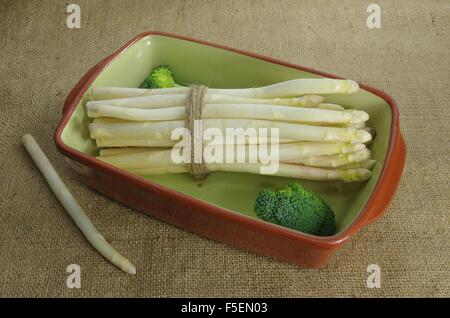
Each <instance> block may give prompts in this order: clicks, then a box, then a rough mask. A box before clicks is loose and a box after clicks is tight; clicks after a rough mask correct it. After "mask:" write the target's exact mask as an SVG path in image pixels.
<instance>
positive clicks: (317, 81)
mask: <svg viewBox="0 0 450 318" xmlns="http://www.w3.org/2000/svg"><path fill="white" fill-rule="evenodd" d="M358 89H359V85H358V83H356V82H354V81H352V80H340V79H331V78H301V79H293V80H289V81H285V82H281V83H276V84H273V85H268V86H262V87H253V88H234V89H227V88H222V89H220V88H209V89H208V92H209V93H210V94H220V95H231V96H239V97H247V98H285V97H295V96H300V95H322V94H351V93H354V92H356V91H358ZM188 91H189V87H182V86H179V87H173V88H158V89H145V88H123V87H93V88H92V89H91V91H90V95H91V97H92V98H93V99H94V100H102V99H116V98H127V97H137V96H148V95H162V94H186V93H187V92H188Z"/></svg>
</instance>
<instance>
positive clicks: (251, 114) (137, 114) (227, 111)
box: [87, 103, 369, 125]
mask: <svg viewBox="0 0 450 318" xmlns="http://www.w3.org/2000/svg"><path fill="white" fill-rule="evenodd" d="M87 112H88V116H89V117H91V118H98V117H111V118H117V119H123V120H129V121H167V120H182V119H184V118H185V117H186V107H185V106H180V107H169V108H156V109H139V108H125V107H119V106H109V105H98V104H89V103H88V104H87ZM202 118H203V119H209V118H248V119H264V120H275V121H283V122H298V123H315V124H325V125H327V124H341V125H347V124H349V125H352V124H364V122H365V121H367V120H368V119H369V115H368V114H367V113H366V112H364V111H360V110H353V109H349V110H343V111H339V110H328V109H316V108H303V107H290V106H273V105H265V104H206V105H205V106H204V108H203V112H202Z"/></svg>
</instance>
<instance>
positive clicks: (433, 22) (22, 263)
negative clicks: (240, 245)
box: [0, 0, 450, 297]
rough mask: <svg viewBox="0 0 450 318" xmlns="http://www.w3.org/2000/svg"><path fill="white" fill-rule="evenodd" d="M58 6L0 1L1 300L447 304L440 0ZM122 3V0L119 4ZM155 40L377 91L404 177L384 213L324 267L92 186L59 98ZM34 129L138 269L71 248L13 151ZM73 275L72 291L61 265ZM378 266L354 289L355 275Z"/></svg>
mask: <svg viewBox="0 0 450 318" xmlns="http://www.w3.org/2000/svg"><path fill="white" fill-rule="evenodd" d="M76 2H77V3H78V4H79V5H80V6H81V29H77V30H70V29H68V28H67V27H66V17H67V14H66V13H65V10H66V1H4V0H2V1H1V4H0V34H1V37H0V44H1V45H0V47H1V50H0V60H1V63H0V74H1V77H0V96H1V98H0V103H1V113H0V121H1V125H0V129H1V134H0V138H1V147H0V167H1V182H0V194H1V202H0V207H1V211H0V251H1V257H0V268H1V270H0V296H3V297H7V296H30V297H42V296H62V297H72V296H79V297H91V296H106V297H109V296H112V297H113V296H130V297H150V296H157V297H164V296H224V297H228V296H242V297H246V296H282V297H283V296H291V297H299V296H325V297H328V296H350V297H351V296H358V297H361V296H447V297H448V296H450V289H449V287H450V268H449V265H450V214H449V210H450V209H449V208H450V196H449V189H450V171H449V166H450V156H449V152H450V143H449V137H450V129H449V120H450V105H449V92H450V90H449V87H450V81H449V76H450V72H449V65H450V59H449V53H450V33H449V30H450V25H449V21H450V3H449V2H448V1H446V0H442V1H421V0H414V1H377V3H378V4H380V6H381V9H382V28H381V29H369V28H367V27H366V19H367V16H368V13H366V7H367V5H369V4H370V3H371V2H370V1H369V2H367V1H359V0H355V1H350V0H346V1H312V0H311V1H301V0H289V1H288V0H286V1H272V0H267V1H266V0H264V1H263V0H254V1H244V0H243V1H175V0H171V1H166V0H162V1H144V0H142V1H81V0H77V1H76ZM130 2H132V3H130ZM146 30H160V31H166V32H173V33H178V34H182V35H187V36H192V37H195V38H199V39H204V40H207V41H211V42H216V43H220V44H224V45H228V46H232V47H236V48H240V49H243V50H247V51H251V52H256V53H260V54H264V55H267V56H271V57H275V58H279V59H282V60H286V61H290V62H293V63H298V64H302V65H305V66H310V67H313V68H316V69H320V70H324V71H328V72H331V73H335V74H339V75H342V76H345V77H347V78H351V79H354V80H357V81H361V82H364V83H367V84H369V85H371V86H375V87H377V88H380V89H381V90H384V91H386V92H387V93H389V94H390V95H392V96H393V97H394V99H395V100H396V101H397V103H398V106H399V108H400V115H401V129H402V132H403V134H404V136H405V139H406V143H407V146H408V150H407V161H406V167H405V171H404V174H403V177H402V180H401V182H400V185H399V188H398V191H397V194H396V197H395V199H394V200H393V202H392V204H391V206H390V208H389V209H388V211H387V213H386V214H385V216H384V217H382V218H381V219H379V220H378V221H377V222H375V223H374V224H373V225H371V226H368V227H366V228H364V229H363V230H361V231H360V232H358V233H357V234H356V235H355V236H354V237H353V238H352V239H351V240H350V242H349V243H348V244H346V245H345V247H344V248H343V249H342V250H341V251H340V252H339V253H338V254H337V255H336V256H335V257H334V258H333V259H332V260H331V262H330V263H329V264H328V265H327V266H326V267H325V268H323V269H321V270H306V269H301V268H298V267H296V266H292V265H288V264H284V263H280V262H277V261H273V260H271V259H269V258H267V257H263V256H257V255H254V254H252V253H248V252H243V251H241V250H238V249H235V248H232V247H229V246H226V245H224V244H221V243H217V242H213V241H210V240H208V239H204V238H201V237H198V236H196V235H194V234H190V233H187V232H185V231H183V230H180V229H177V228H175V227H173V226H171V225H168V224H165V223H162V222H160V221H158V220H155V219H153V218H150V217H147V216H145V215H143V214H140V213H138V212H135V211H133V210H131V209H129V208H126V207H124V206H122V205H120V204H118V203H116V202H114V201H112V200H110V199H108V198H106V197H104V196H101V195H99V194H98V193H95V192H93V191H91V190H89V189H88V188H87V187H86V186H85V185H84V184H82V183H81V182H80V181H79V180H78V179H77V177H76V175H75V174H74V173H73V172H72V170H71V168H70V167H69V166H68V165H67V163H66V162H65V160H64V159H63V157H62V156H61V154H60V153H58V151H57V150H56V147H55V145H54V143H53V139H52V136H53V132H54V130H55V128H56V125H57V122H58V120H59V119H60V117H61V107H62V104H63V101H64V98H65V96H66V95H67V93H68V92H69V90H70V88H71V87H73V86H74V84H75V83H76V82H77V81H78V80H79V79H80V77H81V76H82V75H83V74H84V73H85V72H86V71H87V70H88V69H89V68H90V67H92V66H93V65H94V64H95V63H97V62H98V61H99V60H101V59H103V58H104V57H105V56H107V55H108V54H110V53H112V52H113V51H115V50H116V49H117V48H118V47H119V46H120V45H122V44H123V43H124V42H126V41H128V40H129V39H130V38H132V37H133V36H135V35H137V34H138V33H140V32H142V31H146ZM25 133H31V134H33V135H34V136H35V138H36V139H37V141H38V142H39V143H40V145H41V147H42V148H43V150H44V151H45V152H46V153H47V155H48V157H49V159H50V161H51V162H52V163H53V164H54V166H55V168H56V169H57V171H58V172H59V173H60V174H61V177H62V178H63V180H64V181H65V182H66V184H67V186H68V188H69V189H71V191H73V194H74V196H75V197H76V198H77V199H78V200H79V203H80V204H81V206H83V207H84V208H85V209H86V212H87V214H88V215H89V216H90V217H91V218H92V221H93V223H94V224H95V225H96V226H97V227H98V229H99V230H100V232H101V233H103V234H104V235H105V237H106V239H107V240H108V241H109V242H110V243H111V244H112V245H113V246H114V247H116V248H117V249H118V250H119V251H121V252H122V253H123V254H124V255H125V256H127V257H128V258H129V259H130V260H131V261H132V262H133V263H134V264H135V265H136V267H137V271H138V274H137V275H135V276H132V275H127V274H124V273H123V272H121V271H120V270H118V269H117V268H116V267H114V266H113V265H111V264H109V263H108V262H106V261H105V260H104V259H103V258H102V257H101V256H100V255H99V254H98V253H97V252H95V251H94V249H93V248H92V247H91V246H90V245H89V244H88V243H87V242H86V240H85V239H84V238H83V237H82V235H81V234H80V232H79V231H78V229H77V228H76V227H75V226H74V224H73V222H72V221H71V219H70V218H69V216H68V215H67V214H66V212H65V211H64V210H63V208H62V207H61V206H60V204H59V203H58V202H57V200H56V199H55V198H54V196H53V194H52V193H51V192H50V190H49V188H48V186H47V185H46V183H45V181H44V179H43V178H42V177H41V175H40V174H39V173H38V171H37V169H36V167H35V166H34V164H33V163H32V161H31V160H30V158H29V156H28V155H27V153H26V152H25V150H24V149H23V147H22V146H21V144H20V136H21V135H23V134H25ZM72 263H75V264H79V265H80V266H81V274H82V276H81V277H82V281H81V288H80V289H68V288H67V287H66V278H67V275H68V274H67V273H66V267H67V266H68V265H69V264H72ZM372 263H376V264H378V265H379V266H380V267H381V270H382V277H381V278H382V283H381V288H380V289H369V288H367V287H366V278H367V275H368V274H367V272H366V269H367V266H368V265H369V264H372Z"/></svg>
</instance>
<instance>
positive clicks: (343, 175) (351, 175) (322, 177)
mask: <svg viewBox="0 0 450 318" xmlns="http://www.w3.org/2000/svg"><path fill="white" fill-rule="evenodd" d="M207 166H208V170H209V171H227V172H243V173H253V174H261V170H260V169H261V167H263V165H261V164H259V163H242V164H239V163H214V164H208V165H207ZM127 171H130V172H131V173H134V174H138V175H155V174H167V173H187V172H188V169H187V167H186V166H185V165H177V166H167V167H158V168H144V169H127ZM273 175H275V176H279V177H288V178H298V179H305V180H315V181H344V182H354V181H364V180H367V179H369V178H370V177H371V176H372V172H371V171H370V170H368V169H364V168H357V169H323V168H314V167H307V166H301V165H296V164H288V163H280V164H279V169H278V171H277V172H276V173H275V174H273Z"/></svg>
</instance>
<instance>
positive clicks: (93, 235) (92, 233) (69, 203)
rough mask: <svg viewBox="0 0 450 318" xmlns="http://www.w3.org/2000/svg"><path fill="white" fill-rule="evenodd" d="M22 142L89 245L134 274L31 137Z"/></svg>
mask: <svg viewBox="0 0 450 318" xmlns="http://www.w3.org/2000/svg"><path fill="white" fill-rule="evenodd" d="M22 142H23V145H24V146H25V149H26V150H27V151H28V153H29V154H30V156H31V158H32V159H33V161H34V162H35V163H36V165H37V167H38V168H39V170H40V171H41V173H42V175H43V176H44V178H45V180H46V181H47V182H48V184H49V186H50V188H51V189H52V191H53V193H54V194H55V196H56V197H57V198H58V200H59V201H60V202H61V204H62V205H63V206H64V208H65V209H66V210H67V212H68V213H69V215H70V217H71V218H72V219H73V220H74V222H75V224H76V225H77V226H78V228H79V229H80V231H81V232H82V233H83V235H84V237H85V238H86V239H87V240H88V241H89V243H91V245H92V246H93V247H94V248H95V249H96V250H97V251H98V252H99V253H100V254H101V255H103V256H104V257H105V258H106V259H107V260H108V261H110V262H111V263H112V264H114V265H115V266H117V267H118V268H120V269H121V270H123V271H124V272H126V273H129V274H136V268H135V267H134V265H133V264H131V263H130V261H129V260H127V259H126V258H125V257H123V256H122V255H120V254H119V252H117V251H116V250H115V249H114V248H113V247H112V246H111V245H109V243H108V242H107V241H106V240H105V238H104V237H103V236H102V235H101V234H100V233H99V232H98V230H97V229H96V228H95V226H94V225H93V224H92V222H91V220H90V219H89V217H88V216H87V215H86V213H85V212H84V211H83V209H82V208H81V206H80V205H79V204H78V202H77V201H76V200H75V198H74V197H73V196H72V194H71V193H70V192H69V190H68V189H67V188H66V186H65V184H64V182H63V181H62V180H61V178H60V177H59V175H58V173H57V172H56V170H55V169H54V168H53V166H52V164H51V163H50V161H49V160H48V158H47V156H46V155H45V154H44V152H43V151H42V149H41V148H40V147H39V145H38V144H37V142H36V140H35V139H34V138H33V136H31V135H29V134H27V135H24V136H22Z"/></svg>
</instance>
